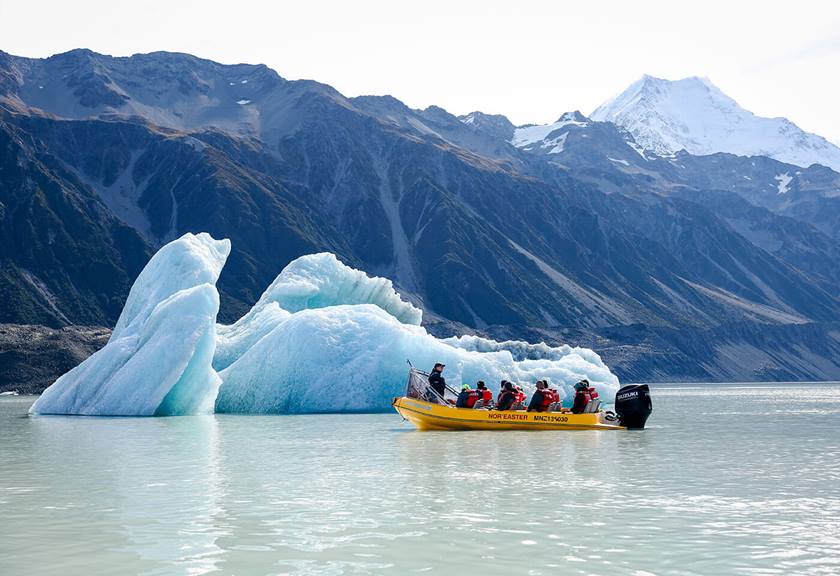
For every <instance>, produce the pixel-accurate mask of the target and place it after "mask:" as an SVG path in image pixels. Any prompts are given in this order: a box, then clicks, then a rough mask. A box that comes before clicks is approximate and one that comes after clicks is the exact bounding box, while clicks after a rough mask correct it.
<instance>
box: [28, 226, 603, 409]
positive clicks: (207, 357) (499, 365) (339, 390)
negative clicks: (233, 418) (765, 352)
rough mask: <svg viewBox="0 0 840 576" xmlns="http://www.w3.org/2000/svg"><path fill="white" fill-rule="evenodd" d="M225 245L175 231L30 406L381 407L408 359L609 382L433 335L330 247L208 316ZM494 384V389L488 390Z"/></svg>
mask: <svg viewBox="0 0 840 576" xmlns="http://www.w3.org/2000/svg"><path fill="white" fill-rule="evenodd" d="M229 250H230V245H229V243H228V241H227V240H222V241H216V240H213V239H212V238H211V237H210V236H209V235H207V234H199V235H192V234H186V235H184V236H183V237H182V238H180V239H178V240H175V241H174V242H171V243H170V244H168V245H166V246H164V247H163V248H161V250H160V251H159V252H158V253H157V254H156V255H155V256H154V257H153V258H152V259H151V260H150V262H149V264H148V265H147V266H146V268H145V269H144V270H143V272H142V273H141V274H140V276H139V277H138V279H137V281H136V282H135V284H134V286H133V287H132V289H131V293H130V295H129V298H128V300H127V302H126V305H125V308H124V310H123V313H122V315H121V316H120V319H119V321H118V322H117V326H116V328H115V329H114V333H113V334H112V336H111V339H110V341H109V342H108V344H107V345H106V346H105V347H104V348H103V349H102V350H100V351H99V352H97V353H96V354H94V355H93V356H91V357H90V358H88V359H87V360H86V361H85V362H83V363H82V364H80V365H79V366H77V367H76V368H74V369H73V370H71V371H70V372H68V373H67V374H65V375H64V376H62V377H61V378H59V379H58V380H57V381H56V382H55V383H54V384H53V385H52V386H51V387H50V388H48V389H47V390H46V391H45V393H44V395H43V396H42V397H41V398H40V399H39V400H38V401H37V402H36V403H35V405H34V406H33V408H32V411H33V412H37V413H49V414H98V415H106V414H112V415H117V414H119V415H168V414H193V413H200V412H208V411H212V410H214V409H215V411H217V412H233V413H308V412H359V411H380V410H387V409H388V408H389V406H390V402H391V399H392V398H393V397H394V396H399V395H401V394H402V393H403V392H404V389H405V383H406V374H407V364H406V360H411V362H412V363H414V365H415V366H419V367H423V368H426V367H430V366H431V365H432V364H433V363H434V362H438V361H440V362H444V363H446V365H447V369H446V376H447V379H448V381H449V382H450V383H451V384H454V385H456V386H457V385H460V384H461V383H470V384H472V383H475V382H476V381H477V380H480V379H481V380H485V381H486V382H487V383H488V385H489V386H490V387H491V388H494V387H495V388H497V387H498V383H499V381H500V380H501V379H508V380H511V381H514V382H518V383H520V384H522V385H524V386H525V387H526V388H530V384H531V383H533V382H534V381H536V380H537V379H543V378H547V379H549V380H550V381H551V382H552V384H554V385H555V386H557V387H558V389H559V390H560V391H561V394H563V395H565V396H566V398H571V396H572V388H571V387H572V385H573V384H574V382H576V381H577V380H579V379H581V378H588V379H589V380H590V381H591V382H592V383H593V384H594V385H595V386H596V388H599V391H600V392H601V394H602V396H604V397H611V395H612V393H614V392H615V390H616V389H617V388H618V379H617V378H616V377H615V376H614V375H613V374H612V373H611V372H610V370H609V369H608V368H607V366H605V365H604V363H603V362H602V361H601V359H600V357H599V356H598V355H597V354H596V353H595V352H593V351H592V350H588V349H583V348H573V347H569V346H560V347H551V346H547V345H546V344H528V343H525V342H517V341H510V342H496V341H493V340H488V339H484V338H479V337H475V336H462V337H455V338H446V339H439V338H436V337H434V336H432V335H430V334H429V333H428V332H427V331H426V330H425V329H424V328H423V327H422V326H421V325H420V323H421V320H422V312H421V310H419V309H418V308H416V307H414V306H412V305H411V304H410V303H408V302H406V301H404V300H403V299H402V298H401V297H400V295H399V294H398V293H397V292H396V291H395V290H394V287H393V285H392V284H391V282H390V281H389V280H386V279H383V278H371V277H369V276H367V275H366V274H365V273H364V272H361V271H359V270H354V269H352V268H350V267H348V266H346V265H344V264H342V263H341V262H340V261H339V260H338V259H337V258H336V257H335V256H334V255H332V254H328V253H322V254H311V255H307V256H303V257H301V258H298V259H297V260H295V261H293V262H291V263H290V264H289V265H288V266H286V268H284V269H283V271H282V272H281V273H280V274H279V275H278V276H277V278H276V279H275V280H274V282H272V283H271V285H270V286H269V287H268V288H267V289H266V291H265V292H264V293H263V295H262V296H261V297H260V299H259V300H258V301H257V303H256V304H255V305H254V307H253V308H252V309H251V310H250V311H249V312H247V313H246V314H245V315H244V316H243V317H242V318H240V319H239V320H238V321H237V322H235V323H234V324H230V325H221V324H215V318H216V314H217V312H218V307H219V299H218V292H217V291H216V287H215V282H216V280H217V279H218V277H219V273H220V272H221V269H222V266H223V265H224V262H225V260H226V258H227V255H228V253H229ZM494 385H495V386H494Z"/></svg>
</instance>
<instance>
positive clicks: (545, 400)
mask: <svg viewBox="0 0 840 576" xmlns="http://www.w3.org/2000/svg"><path fill="white" fill-rule="evenodd" d="M554 402H557V396H555V394H554V390H543V391H542V403H541V404H540V412H545V411H546V410H548V407H549V406H551V405H552V404H553V403H554Z"/></svg>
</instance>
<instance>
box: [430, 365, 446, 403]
mask: <svg viewBox="0 0 840 576" xmlns="http://www.w3.org/2000/svg"><path fill="white" fill-rule="evenodd" d="M445 366H446V364H441V363H440V362H438V363H437V364H435V367H434V368H432V373H431V374H429V384H430V385H431V387H432V390H434V391H435V392H437V393H438V394H440V397H441V398H443V397H444V393H445V392H446V379H445V378H444V377H443V374H442V372H443V368H444V367H445Z"/></svg>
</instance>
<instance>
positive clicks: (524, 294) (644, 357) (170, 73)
mask: <svg viewBox="0 0 840 576" xmlns="http://www.w3.org/2000/svg"><path fill="white" fill-rule="evenodd" d="M697 118H700V119H701V120H697V121H696V122H695V121H694V120H695V119H697ZM703 119H705V120H703ZM689 120H691V121H689ZM727 127H728V128H727ZM771 136H772V138H771ZM837 157H840V150H838V149H837V148H836V147H834V146H833V145H831V144H829V143H828V142H827V141H825V140H823V139H821V138H819V137H818V136H814V135H810V134H807V133H804V132H802V131H801V130H799V129H798V128H796V127H795V125H793V124H792V123H790V122H788V121H786V120H780V119H761V118H757V117H755V116H753V115H751V114H750V113H749V112H746V111H744V110H742V109H741V108H740V107H738V106H737V104H735V103H734V101H732V100H731V99H729V98H727V97H726V96H725V95H723V93H722V92H720V90H718V89H717V88H715V87H714V86H713V85H711V84H710V83H709V82H708V81H707V80H698V79H686V80H682V81H678V82H669V81H665V80H657V79H653V78H650V77H645V78H643V79H642V80H640V81H639V82H637V83H635V84H634V85H632V86H631V87H630V88H629V89H628V90H627V91H626V92H625V93H623V94H622V95H620V96H618V97H617V98H616V99H614V100H613V101H611V102H609V103H607V104H605V105H603V106H601V107H599V108H598V110H596V111H595V113H593V114H592V115H591V116H590V117H586V116H584V115H583V114H581V113H580V112H567V113H564V114H562V115H560V116H559V118H558V120H557V122H555V123H552V124H549V125H544V126H534V125H531V126H519V127H517V126H514V125H513V124H512V123H511V122H510V121H508V120H507V118H505V117H504V116H499V115H488V114H483V113H481V112H473V113H471V114H467V115H464V116H460V117H458V116H455V115H453V114H450V113H449V112H447V111H446V110H444V109H442V108H438V107H434V106H432V107H429V108H426V109H425V110H415V109H411V108H409V107H408V106H406V105H404V104H403V103H402V102H400V101H399V100H397V99H395V98H393V97H390V96H360V97H355V98H348V97H345V96H343V95H342V94H340V93H339V92H338V91H336V90H335V89H333V88H331V87H330V86H327V85H324V84H320V83H318V82H314V81H309V80H296V81H290V80H286V79H284V78H282V77H280V76H279V75H278V74H277V73H275V72H274V71H273V70H271V69H269V68H267V67H265V66H262V65H245V64H240V65H222V64H218V63H215V62H211V61H208V60H202V59H200V58H196V57H194V56H190V55H186V54H174V53H164V52H158V53H152V54H139V55H135V56H131V57H122V58H114V57H110V56H105V55H101V54H97V53H94V52H91V51H88V50H74V51H71V52H68V53H65V54H59V55H56V56H52V57H50V58H46V59H30V58H22V57H16V56H12V55H9V54H6V53H2V52H0V238H2V243H0V263H2V272H0V296H1V297H0V322H2V323H5V324H6V325H9V326H12V325H13V326H14V330H11V329H7V330H5V331H0V389H5V388H11V387H15V386H18V387H20V386H21V382H20V381H18V380H15V378H14V377H12V376H10V374H13V373H14V374H31V371H29V372H27V371H26V370H21V369H20V365H21V364H25V363H27V362H32V357H31V355H26V354H21V353H20V350H19V347H20V345H21V344H20V343H21V342H25V340H26V339H25V338H24V337H21V331H22V330H25V329H26V328H25V327H26V326H32V327H33V328H32V330H37V331H39V333H43V331H44V330H53V331H54V332H55V333H56V334H58V333H61V334H69V335H71V336H72V335H75V334H77V333H78V330H79V329H80V328H79V327H80V326H89V327H91V330H98V331H99V332H97V334H98V333H101V327H103V326H104V327H109V326H112V325H113V323H114V322H115V320H116V316H117V315H118V314H119V310H120V309H121V306H122V304H123V302H124V300H125V297H126V295H127V292H128V288H129V287H130V285H131V283H132V281H133V279H134V278H135V277H136V275H137V273H138V272H139V270H140V269H141V268H142V266H143V265H144V263H145V261H146V260H147V259H148V257H149V256H150V254H151V253H153V252H154V250H156V249H157V248H158V247H159V246H160V245H161V244H162V243H164V242H167V241H169V240H171V239H173V238H175V237H177V236H179V235H181V234H183V233H185V232H198V231H207V232H210V233H211V234H212V235H213V236H215V237H227V238H230V239H231V240H232V244H233V251H232V253H231V256H230V259H229V261H228V265H227V267H226V268H225V271H224V272H223V274H222V276H221V278H220V280H219V288H220V292H221V295H222V309H221V312H220V315H221V319H222V320H223V321H230V320H233V319H236V318H237V317H238V316H240V315H241V314H242V313H243V312H244V311H245V310H247V309H248V307H249V306H250V305H252V304H253V303H254V301H255V300H256V299H257V298H258V297H259V295H260V291H261V290H262V288H263V287H264V286H266V285H268V283H269V282H270V281H271V279H272V278H273V277H274V276H275V275H276V274H277V272H279V270H280V269H281V268H282V267H283V266H284V265H285V264H286V263H288V262H289V261H291V260H292V259H294V258H296V257H298V256H300V255H303V254H306V253H311V252H316V251H330V252H333V253H335V254H336V255H338V256H339V258H341V259H342V260H344V261H345V262H346V263H348V264H350V265H352V266H354V267H357V268H361V269H364V270H366V271H368V272H369V273H371V274H377V275H380V276H386V277H389V278H391V279H392V280H393V281H394V282H395V284H396V286H397V288H398V289H399V290H400V292H401V293H402V294H404V295H405V296H406V297H407V298H409V299H410V300H411V301H412V302H414V303H415V304H417V305H419V306H421V307H422V308H423V309H424V313H425V315H424V318H425V320H424V323H425V324H426V325H427V327H428V328H429V329H430V330H431V331H433V332H434V333H436V334H438V335H449V334H453V333H464V332H469V333H478V334H485V335H488V336H491V337H495V338H520V339H527V340H530V341H538V340H545V341H547V342H550V343H558V342H569V343H573V344H580V345H585V346H589V347H592V348H595V349H596V350H597V351H599V352H600V353H601V354H602V356H603V357H604V359H605V361H606V362H607V363H608V364H609V365H610V366H611V367H613V369H614V370H615V371H616V372H617V374H618V375H619V377H621V378H622V379H625V380H663V379H665V380H668V379H679V380H732V379H743V380H756V379H761V380H766V379H828V378H838V377H840V360H838V358H840V297H838V294H840V289H838V288H840V232H838V230H840V174H838V173H836V172H834V171H833V169H832V165H833V166H835V167H837V166H836V164H834V162H835V159H836V158H837ZM66 326H73V327H74V330H75V331H67V330H64V328H63V327H66ZM4 333H14V334H15V339H14V341H13V343H4V342H6V341H4V340H3V338H2V335H3V334H4ZM56 345H57V346H60V344H56ZM77 356H78V354H76V355H74V356H73V358H76V357H77ZM58 369H59V368H58V367H57V368H56V370H58ZM4 373H5V376H4ZM44 378H45V379H48V376H44ZM48 383H49V382H44V384H48Z"/></svg>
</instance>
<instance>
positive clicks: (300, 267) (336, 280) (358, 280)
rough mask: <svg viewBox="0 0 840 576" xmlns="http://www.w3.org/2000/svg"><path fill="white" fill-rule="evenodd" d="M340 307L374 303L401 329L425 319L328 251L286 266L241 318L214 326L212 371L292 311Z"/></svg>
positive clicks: (389, 287) (383, 284) (386, 285)
mask: <svg viewBox="0 0 840 576" xmlns="http://www.w3.org/2000/svg"><path fill="white" fill-rule="evenodd" d="M340 304H373V305H376V306H379V307H380V308H382V310H384V311H386V312H388V313H389V314H391V315H392V316H394V317H395V318H397V319H398V320H399V321H400V322H403V323H405V324H415V325H418V326H419V325H420V322H421V321H422V319H423V312H422V311H421V310H419V309H418V308H415V307H414V306H412V305H411V304H410V303H408V302H404V301H403V300H402V298H400V295H399V294H397V292H396V290H394V285H393V284H392V283H391V281H390V280H387V279H385V278H370V277H369V276H368V275H367V274H365V273H364V272H362V271H360V270H354V269H353V268H350V267H349V266H345V265H344V264H342V263H341V262H340V261H339V260H338V258H336V257H335V255H333V254H330V253H329V252H322V253H319V254H309V255H306V256H301V257H300V258H298V259H296V260H294V261H292V262H291V263H289V264H288V265H287V266H286V267H285V268H284V269H283V271H282V272H280V274H279V275H278V276H277V278H275V279H274V282H272V283H271V285H270V286H269V287H268V288H267V289H266V291H265V292H264V293H263V295H262V296H260V299H259V300H258V301H257V303H256V304H254V307H253V308H251V310H250V311H248V313H247V314H245V315H244V316H243V317H242V318H240V319H239V320H238V321H236V322H235V323H234V324H231V325H229V326H224V325H219V326H218V327H217V334H218V343H217V349H216V356H215V358H214V360H213V366H214V367H215V368H216V369H217V370H222V369H224V368H227V367H228V366H230V365H231V364H232V363H233V362H234V360H236V359H237V358H238V357H240V356H241V355H242V354H243V353H244V351H246V350H248V349H249V348H251V346H253V345H254V344H255V343H256V342H257V341H259V340H260V339H261V338H262V337H263V336H265V335H266V334H267V333H268V332H270V331H271V330H273V329H274V328H276V327H277V325H278V324H280V323H281V322H283V321H285V320H287V319H288V318H289V317H290V316H291V315H292V314H293V313H295V312H300V311H302V310H308V309H312V308H325V307H328V306H337V305H340Z"/></svg>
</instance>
